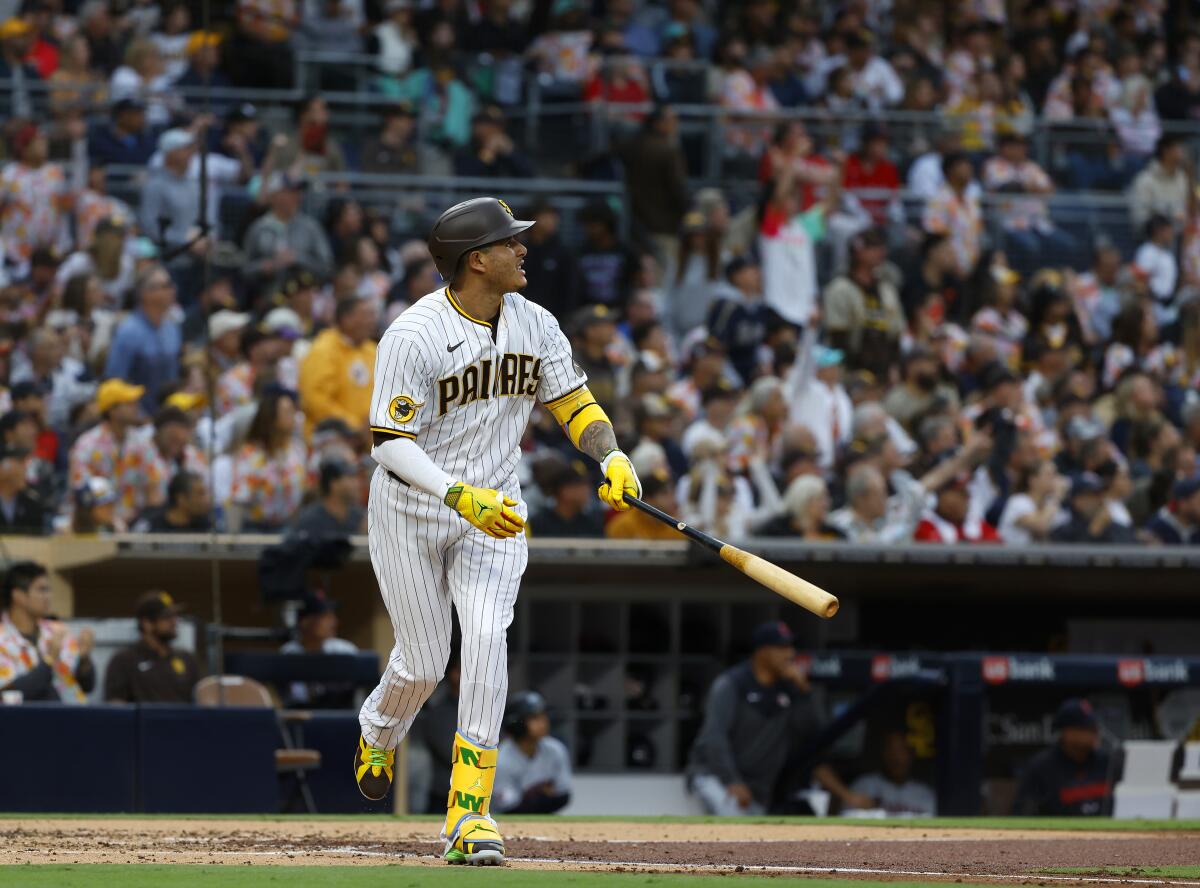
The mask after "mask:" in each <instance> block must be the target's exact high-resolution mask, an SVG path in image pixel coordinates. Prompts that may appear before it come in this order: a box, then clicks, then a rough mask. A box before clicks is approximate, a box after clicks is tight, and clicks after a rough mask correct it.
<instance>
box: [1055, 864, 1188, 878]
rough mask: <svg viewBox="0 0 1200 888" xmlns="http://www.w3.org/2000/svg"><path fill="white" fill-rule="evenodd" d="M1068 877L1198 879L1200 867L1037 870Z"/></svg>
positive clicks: (1093, 867) (1114, 867) (1060, 867)
mask: <svg viewBox="0 0 1200 888" xmlns="http://www.w3.org/2000/svg"><path fill="white" fill-rule="evenodd" d="M1038 872H1039V873H1054V874H1062V875H1070V876H1081V875H1104V876H1159V877H1162V878H1166V879H1200V866H1055V867H1049V868H1047V869H1040V870H1038Z"/></svg>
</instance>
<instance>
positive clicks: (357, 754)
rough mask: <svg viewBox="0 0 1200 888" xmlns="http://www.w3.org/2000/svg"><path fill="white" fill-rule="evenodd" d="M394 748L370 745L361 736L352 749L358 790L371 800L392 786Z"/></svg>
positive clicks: (379, 796)
mask: <svg viewBox="0 0 1200 888" xmlns="http://www.w3.org/2000/svg"><path fill="white" fill-rule="evenodd" d="M395 762H396V750H394V749H380V748H379V747H377V746H371V745H370V744H369V743H367V741H366V740H364V739H363V738H362V737H361V736H359V738H358V749H356V750H355V751H354V780H355V782H356V783H357V784H358V791H359V792H361V793H362V794H363V796H364V797H365V798H368V799H370V800H371V801H373V802H377V801H379V800H380V799H381V798H383V797H384V796H385V795H387V794H388V790H389V789H391V788H392V770H393V767H394V765H395Z"/></svg>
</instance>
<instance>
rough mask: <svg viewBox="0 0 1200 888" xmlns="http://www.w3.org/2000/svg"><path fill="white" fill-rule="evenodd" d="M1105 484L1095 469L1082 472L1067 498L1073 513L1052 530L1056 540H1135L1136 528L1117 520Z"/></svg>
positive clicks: (1089, 541) (1088, 541) (1093, 541)
mask: <svg viewBox="0 0 1200 888" xmlns="http://www.w3.org/2000/svg"><path fill="white" fill-rule="evenodd" d="M1104 491H1105V484H1104V481H1103V480H1101V479H1100V478H1099V476H1097V475H1096V474H1095V473H1094V472H1080V473H1079V474H1078V475H1076V476H1075V480H1074V481H1072V482H1071V492H1070V494H1069V496H1068V499H1067V504H1068V505H1069V506H1070V512H1071V517H1070V519H1069V520H1068V521H1067V522H1066V523H1065V524H1061V525H1059V526H1058V527H1056V528H1055V529H1054V530H1052V531H1051V532H1050V539H1051V540H1053V541H1054V542H1056V543H1092V544H1099V543H1132V542H1135V538H1134V534H1133V529H1132V528H1130V527H1126V526H1125V525H1123V524H1118V523H1117V522H1115V521H1113V516H1112V510H1111V509H1109V508H1108V503H1107V501H1106V500H1105V496H1104Z"/></svg>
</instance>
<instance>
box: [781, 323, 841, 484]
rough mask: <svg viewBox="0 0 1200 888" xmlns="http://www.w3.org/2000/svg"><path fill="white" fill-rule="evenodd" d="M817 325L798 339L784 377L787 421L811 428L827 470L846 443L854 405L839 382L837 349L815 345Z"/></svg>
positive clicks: (822, 462)
mask: <svg viewBox="0 0 1200 888" xmlns="http://www.w3.org/2000/svg"><path fill="white" fill-rule="evenodd" d="M817 333H818V330H817V327H816V325H815V324H810V325H809V326H808V327H806V328H805V330H804V333H803V335H802V336H801V338H800V352H799V354H798V355H797V356H796V361H795V363H794V364H793V365H792V369H791V370H790V371H789V372H788V377H787V381H786V382H787V395H788V402H789V404H790V405H791V416H790V418H791V420H792V422H796V423H799V424H800V425H802V426H804V427H806V428H808V429H809V430H811V431H812V433H813V435H814V436H816V439H817V449H818V450H819V451H820V453H821V468H822V469H825V470H828V469H829V468H830V467H831V466H832V465H833V461H834V459H835V458H836V457H837V454H838V450H839V449H840V448H841V447H842V446H844V445H845V444H848V443H849V442H850V437H851V432H852V429H853V425H854V404H853V403H852V402H851V401H850V395H848V394H847V393H846V387H845V386H844V385H842V361H843V358H844V354H843V352H842V350H841V349H838V348H830V347H829V346H826V345H821V344H819V343H818V342H817V341H816V340H817Z"/></svg>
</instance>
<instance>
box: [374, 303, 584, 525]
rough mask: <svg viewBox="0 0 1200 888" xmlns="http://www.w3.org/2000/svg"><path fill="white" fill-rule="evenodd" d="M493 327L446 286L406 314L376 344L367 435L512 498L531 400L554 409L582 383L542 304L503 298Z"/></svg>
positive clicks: (568, 348) (563, 338)
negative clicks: (390, 439) (413, 448)
mask: <svg viewBox="0 0 1200 888" xmlns="http://www.w3.org/2000/svg"><path fill="white" fill-rule="evenodd" d="M497 325H498V326H497V328H496V329H495V330H493V328H492V325H491V324H490V323H487V322H485V321H482V320H479V319H477V318H473V317H471V316H470V315H468V314H467V313H466V312H465V311H463V310H462V308H461V307H460V306H459V305H458V303H457V301H456V300H455V299H454V297H453V296H452V295H451V293H450V290H449V288H442V289H440V290H436V291H435V292H433V293H430V294H428V295H427V296H424V297H422V298H421V299H420V300H418V301H417V302H416V303H415V304H414V305H413V306H412V307H410V308H408V309H407V310H406V311H404V312H403V313H402V314H401V315H400V316H399V317H398V318H396V320H394V321H393V322H392V324H391V326H390V327H388V329H387V331H386V332H385V333H384V334H383V338H382V339H380V341H379V351H378V354H377V356H376V359H375V390H374V392H373V394H372V396H371V429H372V431H374V432H377V433H380V434H383V435H393V436H396V435H399V436H402V437H406V438H411V439H413V440H415V441H416V443H417V445H418V446H419V447H420V448H421V449H422V450H424V451H425V453H426V454H427V455H428V456H429V458H430V459H431V460H433V462H434V464H435V465H437V466H438V467H439V468H440V469H442V471H444V472H446V473H447V474H448V475H450V476H451V477H452V478H454V479H455V480H460V481H465V482H466V483H468V484H472V485H474V486H476V487H493V488H497V489H501V490H504V491H506V492H510V491H512V492H515V491H516V490H517V482H516V478H515V476H514V470H515V469H516V466H517V462H518V460H519V459H520V458H521V452H520V444H521V436H522V435H523V434H524V432H525V427H526V425H527V424H528V423H529V414H530V413H531V412H532V411H533V403H534V399H535V398H536V399H537V400H539V401H541V402H542V403H543V404H552V403H553V402H555V401H558V400H561V399H562V398H563V397H564V396H565V395H568V394H571V393H572V392H574V391H576V390H577V389H579V388H580V387H581V386H583V385H584V384H585V383H586V382H587V377H586V375H584V373H583V371H582V370H581V369H580V368H579V367H578V366H577V365H576V363H575V361H574V359H573V357H572V354H571V345H570V343H569V342H568V341H567V338H566V336H564V335H563V332H562V330H561V329H560V328H559V325H558V321H557V320H556V319H555V317H554V315H552V314H550V312H548V311H546V309H544V308H542V307H541V306H540V305H537V304H535V303H533V302H530V301H529V300H528V299H526V298H525V297H524V296H522V295H520V294H519V293H506V294H505V296H504V301H503V303H502V306H501V309H500V316H499V319H498V321H497ZM493 337H494V338H493ZM450 517H454V516H453V515H450V514H449V513H448V519H449V518H450Z"/></svg>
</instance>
